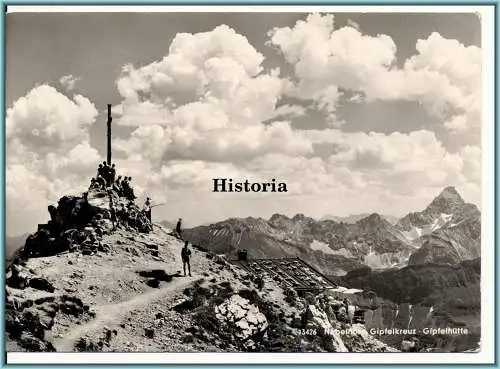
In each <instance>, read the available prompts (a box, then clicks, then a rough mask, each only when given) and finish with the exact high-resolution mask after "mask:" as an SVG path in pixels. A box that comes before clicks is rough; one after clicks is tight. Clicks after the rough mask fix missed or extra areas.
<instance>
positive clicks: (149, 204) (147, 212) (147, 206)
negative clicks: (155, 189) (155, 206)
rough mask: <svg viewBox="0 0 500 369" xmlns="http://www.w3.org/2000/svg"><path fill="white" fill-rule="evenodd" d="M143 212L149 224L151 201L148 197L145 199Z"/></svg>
mask: <svg viewBox="0 0 500 369" xmlns="http://www.w3.org/2000/svg"><path fill="white" fill-rule="evenodd" d="M144 212H145V213H146V217H147V218H148V219H149V222H150V223H152V222H151V199H150V198H149V197H148V198H146V202H145V203H144Z"/></svg>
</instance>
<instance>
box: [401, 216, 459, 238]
mask: <svg viewBox="0 0 500 369" xmlns="http://www.w3.org/2000/svg"><path fill="white" fill-rule="evenodd" d="M452 218H453V214H446V213H441V214H440V215H439V216H438V217H437V218H435V219H434V221H433V222H432V223H430V224H426V225H424V226H422V227H417V226H413V227H412V229H410V230H409V231H403V232H401V233H403V235H404V236H405V237H406V238H407V239H408V240H409V241H414V240H416V239H418V238H420V237H422V236H426V235H428V234H431V233H432V232H434V231H436V230H438V229H441V228H443V227H452V226H454V225H456V224H448V223H449V222H450V221H451V219H452Z"/></svg>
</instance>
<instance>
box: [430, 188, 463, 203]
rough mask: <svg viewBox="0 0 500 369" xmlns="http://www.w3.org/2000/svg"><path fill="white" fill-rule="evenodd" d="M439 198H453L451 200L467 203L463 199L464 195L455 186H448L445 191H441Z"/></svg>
mask: <svg viewBox="0 0 500 369" xmlns="http://www.w3.org/2000/svg"><path fill="white" fill-rule="evenodd" d="M438 198H443V199H447V200H451V201H455V202H460V203H463V204H464V203H465V201H464V200H463V199H462V196H460V194H459V193H458V191H457V189H456V188H455V187H453V186H448V187H445V189H444V190H443V191H441V193H440V194H439V195H438V197H437V198H436V199H438Z"/></svg>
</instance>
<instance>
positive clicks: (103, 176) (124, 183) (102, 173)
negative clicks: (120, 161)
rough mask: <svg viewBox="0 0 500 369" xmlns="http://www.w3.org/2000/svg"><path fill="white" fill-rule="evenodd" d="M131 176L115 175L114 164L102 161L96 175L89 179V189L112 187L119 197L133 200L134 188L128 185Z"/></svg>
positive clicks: (134, 197)
mask: <svg viewBox="0 0 500 369" xmlns="http://www.w3.org/2000/svg"><path fill="white" fill-rule="evenodd" d="M131 182H132V177H122V176H118V177H116V168H115V164H111V166H109V165H108V163H107V162H105V161H104V162H102V164H99V167H98V168H97V176H96V177H94V178H92V179H91V180H90V188H91V189H100V190H106V189H108V188H112V189H113V190H114V191H115V192H116V193H117V194H118V195H119V196H120V197H125V198H127V199H128V200H135V199H136V198H137V197H136V196H135V194H134V189H133V188H132V186H131V185H130V183H131Z"/></svg>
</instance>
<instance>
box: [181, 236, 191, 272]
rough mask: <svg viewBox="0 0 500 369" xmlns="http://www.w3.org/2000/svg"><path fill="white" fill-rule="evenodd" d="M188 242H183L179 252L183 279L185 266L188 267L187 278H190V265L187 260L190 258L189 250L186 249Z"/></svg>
mask: <svg viewBox="0 0 500 369" xmlns="http://www.w3.org/2000/svg"><path fill="white" fill-rule="evenodd" d="M188 243H189V241H186V242H184V247H183V248H182V251H181V257H182V267H183V269H184V277H185V276H186V264H187V266H188V271H189V276H190V277H191V264H190V263H189V258H190V256H191V250H189V249H188Z"/></svg>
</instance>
